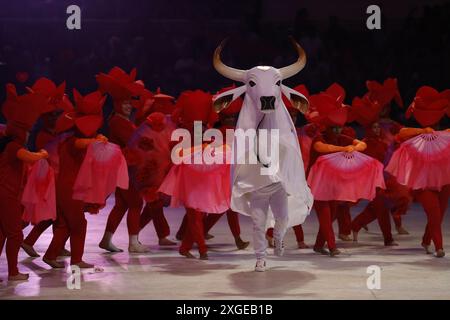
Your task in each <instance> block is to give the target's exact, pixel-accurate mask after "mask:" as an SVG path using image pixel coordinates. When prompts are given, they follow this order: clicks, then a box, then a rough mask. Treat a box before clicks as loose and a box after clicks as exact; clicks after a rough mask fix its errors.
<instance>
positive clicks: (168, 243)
mask: <svg viewBox="0 0 450 320" xmlns="http://www.w3.org/2000/svg"><path fill="white" fill-rule="evenodd" d="M158 243H159V245H160V246H176V245H177V243H176V242H174V241H172V240H169V239H167V238H161V239H159V241H158Z"/></svg>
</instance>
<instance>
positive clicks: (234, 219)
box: [227, 209, 250, 250]
mask: <svg viewBox="0 0 450 320" xmlns="http://www.w3.org/2000/svg"><path fill="white" fill-rule="evenodd" d="M227 221H228V226H229V227H230V230H231V234H232V235H233V237H234V243H235V244H236V247H237V248H238V250H244V249H245V248H247V247H248V246H249V244H250V242H249V241H244V240H242V239H241V227H240V225H239V214H238V213H237V212H234V211H233V210H231V209H229V210H228V211H227Z"/></svg>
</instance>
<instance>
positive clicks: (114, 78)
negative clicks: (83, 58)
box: [95, 67, 145, 113]
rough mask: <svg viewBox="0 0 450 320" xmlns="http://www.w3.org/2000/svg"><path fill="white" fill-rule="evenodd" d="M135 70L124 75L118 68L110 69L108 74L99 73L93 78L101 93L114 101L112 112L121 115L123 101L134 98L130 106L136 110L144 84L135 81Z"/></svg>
mask: <svg viewBox="0 0 450 320" xmlns="http://www.w3.org/2000/svg"><path fill="white" fill-rule="evenodd" d="M136 73H137V71H136V68H134V69H133V70H131V72H130V74H128V73H126V72H125V71H124V70H122V69H121V68H119V67H114V68H112V69H111V70H110V71H109V73H108V74H105V73H100V74H98V75H96V76H95V78H96V80H97V83H98V85H99V90H100V92H102V93H108V94H109V95H111V97H112V98H113V100H114V110H115V111H116V112H119V113H122V106H121V103H122V102H123V101H125V100H131V99H132V98H134V97H136V98H135V101H134V103H132V105H133V106H134V107H135V108H137V107H138V106H139V105H140V104H139V102H138V97H139V96H140V95H141V94H142V92H143V91H144V88H145V87H144V83H143V82H142V81H139V80H138V81H136Z"/></svg>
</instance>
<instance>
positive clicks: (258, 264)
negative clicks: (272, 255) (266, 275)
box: [255, 259, 266, 272]
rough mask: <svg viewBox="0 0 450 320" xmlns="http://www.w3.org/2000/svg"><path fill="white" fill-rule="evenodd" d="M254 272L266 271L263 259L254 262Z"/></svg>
mask: <svg viewBox="0 0 450 320" xmlns="http://www.w3.org/2000/svg"><path fill="white" fill-rule="evenodd" d="M255 271H256V272H264V271H266V260H264V259H258V260H256V266H255Z"/></svg>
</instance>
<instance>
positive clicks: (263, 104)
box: [213, 41, 313, 271]
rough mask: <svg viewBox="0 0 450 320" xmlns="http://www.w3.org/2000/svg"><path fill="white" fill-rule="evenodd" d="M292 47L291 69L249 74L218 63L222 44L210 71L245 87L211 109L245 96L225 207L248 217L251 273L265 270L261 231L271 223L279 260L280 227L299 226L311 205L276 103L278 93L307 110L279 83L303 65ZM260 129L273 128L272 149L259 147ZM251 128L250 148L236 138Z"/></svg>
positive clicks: (292, 135)
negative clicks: (253, 132)
mask: <svg viewBox="0 0 450 320" xmlns="http://www.w3.org/2000/svg"><path fill="white" fill-rule="evenodd" d="M293 43H294V45H295V48H296V49H297V52H298V54H299V58H298V60H297V61H296V62H295V63H293V64H292V65H289V66H287V67H283V68H280V69H276V68H274V67H269V66H258V67H254V68H252V69H249V70H239V69H234V68H231V67H228V66H226V65H225V64H224V63H223V62H222V61H221V59H220V53H221V51H222V48H223V43H222V44H221V45H220V46H219V47H218V48H217V49H216V51H215V53H214V59H213V63H214V67H215V68H216V70H217V71H218V72H219V73H220V74H222V75H223V76H225V77H227V78H229V79H231V80H234V81H239V82H243V83H245V84H244V85H243V86H241V87H238V88H235V89H233V90H229V91H226V92H224V93H222V94H219V95H217V96H216V97H214V108H215V110H216V111H217V112H220V110H222V109H224V108H227V107H228V106H229V105H230V103H231V102H232V101H233V100H235V99H237V98H238V97H239V96H241V95H242V94H243V93H245V98H244V104H243V106H242V109H241V112H240V114H239V119H238V122H237V126H236V132H235V136H234V143H233V153H232V154H233V158H232V160H233V163H232V169H231V174H232V180H231V181H232V183H231V184H232V195H231V208H232V209H233V210H234V211H236V212H239V213H241V214H244V215H248V216H251V217H252V220H253V244H254V249H255V253H256V259H257V261H256V267H255V271H265V267H266V262H265V257H266V249H267V242H266V239H265V232H266V229H267V227H268V226H273V225H274V242H275V250H274V253H275V255H277V256H282V255H283V252H284V245H283V238H284V235H285V233H286V229H287V228H288V227H291V226H294V225H298V224H301V223H303V222H304V220H305V218H306V216H308V215H309V213H310V210H311V208H312V204H313V197H312V194H311V191H310V189H309V187H308V185H307V183H306V179H305V173H304V169H303V161H302V157H301V152H300V146H299V144H298V138H297V133H296V129H295V126H294V124H293V123H292V120H291V117H290V115H289V112H288V111H287V109H286V106H285V105H284V103H283V101H282V94H284V95H286V97H288V98H289V99H290V100H291V102H292V104H293V105H294V106H295V107H296V108H297V109H299V110H300V111H301V112H303V113H304V112H306V111H307V110H308V101H307V100H306V98H305V97H304V96H303V95H302V94H301V93H299V92H297V91H294V90H292V89H291V88H288V87H286V86H284V85H283V84H282V83H281V82H282V81H283V79H286V78H289V77H291V76H293V75H295V74H297V73H298V72H299V71H300V70H302V69H303V67H304V66H305V63H306V56H305V53H304V51H303V49H302V48H301V47H300V45H299V44H298V43H296V42H295V41H293ZM261 129H266V130H267V131H269V132H270V130H273V129H277V130H278V138H279V139H278V143H277V145H275V146H274V145H271V146H264V145H261V143H260V141H259V138H260V136H261V138H262V134H263V131H261ZM242 130H243V131H242ZM251 130H256V137H255V140H254V144H253V145H252V143H250V142H251V141H248V142H249V143H245V141H242V139H241V138H242V135H240V133H245V134H247V133H249V132H251ZM268 141H271V139H268ZM242 142H244V143H242ZM266 144H267V143H266ZM277 149H278V150H279V152H278V154H277V153H276V150H277ZM267 154H270V156H268V155H267ZM252 157H253V159H257V162H256V163H253V164H252V163H249V159H252Z"/></svg>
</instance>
